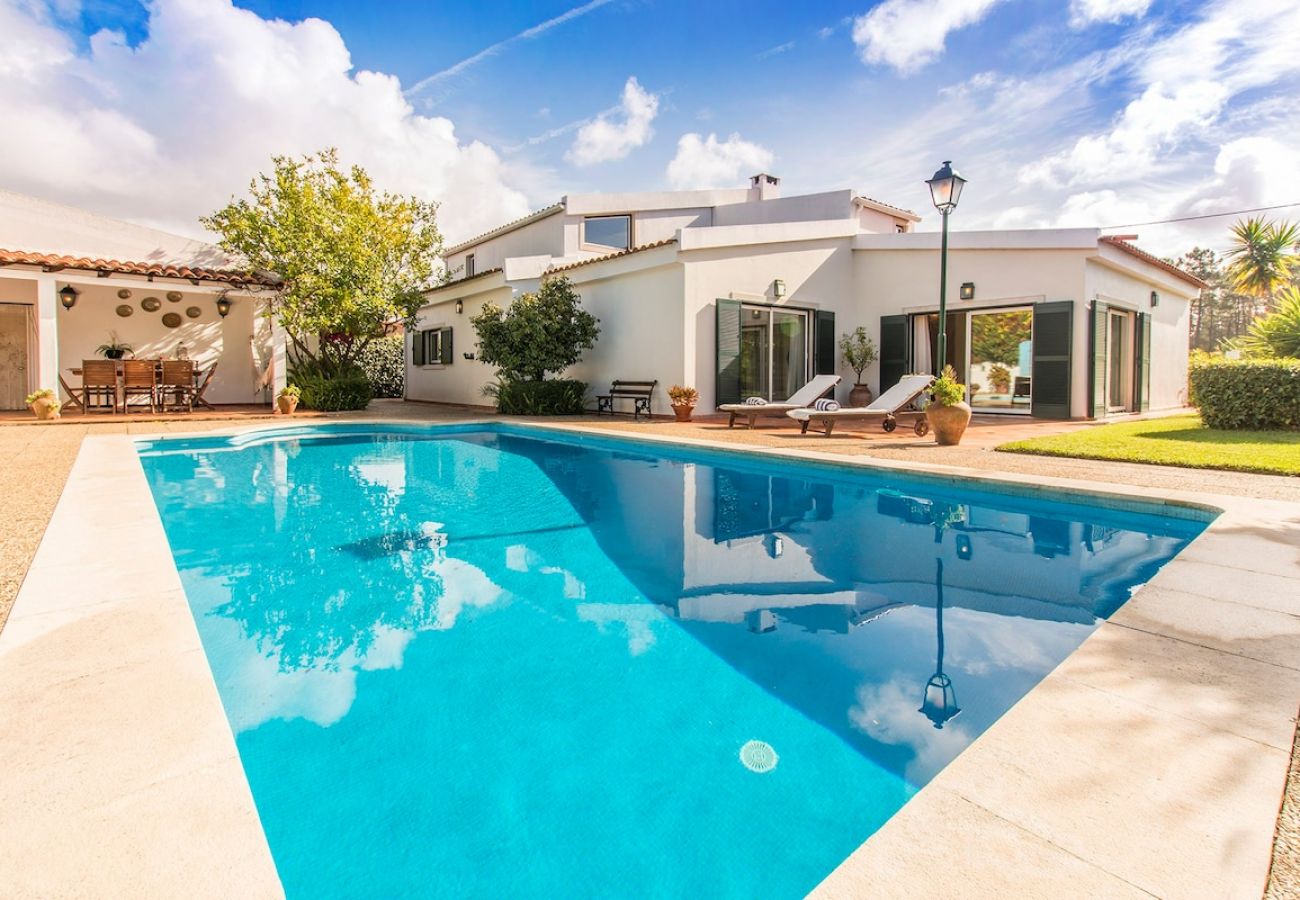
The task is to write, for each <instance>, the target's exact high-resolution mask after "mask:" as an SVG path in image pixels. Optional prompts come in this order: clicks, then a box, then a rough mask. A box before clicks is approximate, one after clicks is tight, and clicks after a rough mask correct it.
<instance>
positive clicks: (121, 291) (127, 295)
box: [117, 288, 131, 300]
mask: <svg viewBox="0 0 1300 900" xmlns="http://www.w3.org/2000/svg"><path fill="white" fill-rule="evenodd" d="M117 296H118V297H119V298H121V299H122V300H130V299H131V291H130V290H129V289H127V288H118V289H117Z"/></svg>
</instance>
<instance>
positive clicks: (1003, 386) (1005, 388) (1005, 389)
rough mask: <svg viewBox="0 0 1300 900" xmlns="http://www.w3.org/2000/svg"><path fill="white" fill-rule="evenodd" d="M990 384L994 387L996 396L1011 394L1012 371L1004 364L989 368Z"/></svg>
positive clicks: (996, 364)
mask: <svg viewBox="0 0 1300 900" xmlns="http://www.w3.org/2000/svg"><path fill="white" fill-rule="evenodd" d="M989 384H991V385H992V386H993V393H995V394H1009V393H1011V370H1010V369H1008V368H1007V367H1006V366H1004V365H1002V363H994V364H993V365H991V366H989Z"/></svg>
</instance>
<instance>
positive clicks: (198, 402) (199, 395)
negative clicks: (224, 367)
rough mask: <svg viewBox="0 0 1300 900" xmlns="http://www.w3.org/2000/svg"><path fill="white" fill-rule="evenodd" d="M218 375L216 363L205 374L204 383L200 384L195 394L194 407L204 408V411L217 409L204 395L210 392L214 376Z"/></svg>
mask: <svg viewBox="0 0 1300 900" xmlns="http://www.w3.org/2000/svg"><path fill="white" fill-rule="evenodd" d="M215 374H217V364H216V363H215V362H214V363H213V364H212V365H211V366H209V367H208V370H207V371H206V372H204V373H203V381H201V382H200V383H199V386H198V389H197V390H196V391H195V392H194V405H195V406H202V407H203V408H204V409H216V407H215V406H213V405H212V404H211V403H209V402H208V401H207V400H204V399H203V395H204V394H205V393H206V392H207V390H208V385H209V384H211V383H212V376H213V375H215Z"/></svg>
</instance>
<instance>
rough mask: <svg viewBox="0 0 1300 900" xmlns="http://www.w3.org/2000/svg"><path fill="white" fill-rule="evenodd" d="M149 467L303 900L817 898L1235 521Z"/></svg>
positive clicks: (399, 440) (649, 482) (340, 437)
mask: <svg viewBox="0 0 1300 900" xmlns="http://www.w3.org/2000/svg"><path fill="white" fill-rule="evenodd" d="M138 446H139V451H140V455H141V458H142V462H143V464H144V468H145V472H146V475H147V477H148V480H149V483H150V486H151V489H152V491H153V495H154V498H155V501H156V503H157V505H158V508H159V511H160V513H161V516H162V520H163V524H164V527H165V529H166V533H167V536H168V540H169V542H170V544H171V549H172V553H173V556H174V558H175V560H176V564H177V568H178V570H179V571H180V574H181V578H182V581H183V584H184V586H185V590H186V595H187V597H188V600H189V603H190V605H191V608H192V609H193V611H194V616H195V621H196V622H197V624H198V628H199V632H200V636H201V638H202V641H203V645H204V649H205V652H206V654H207V656H208V659H209V663H210V665H211V667H212V671H213V674H214V676H215V678H216V681H217V685H218V688H219V690H220V692H221V697H222V702H223V704H224V706H225V709H226V713H227V716H228V718H229V720H230V723H231V726H232V729H233V730H234V732H235V735H236V742H237V745H238V748H239V753H240V757H241V759H242V761H243V764H244V768H245V771H246V773H247V775H248V779H249V783H250V785H251V787H252V790H253V796H254V799H255V801H256V804H257V808H258V812H259V814H260V816H261V819H262V824H263V827H264V829H265V831H266V834H267V838H268V842H269V844H270V847H271V851H272V855H273V857H274V859H275V861H276V865H277V868H278V870H279V873H280V877H281V879H282V881H283V883H284V886H285V889H286V891H287V893H288V894H289V896H290V897H325V896H357V895H366V896H395V895H411V894H421V895H441V896H457V897H459V896H466V895H473V896H502V895H510V896H555V895H560V896H565V897H583V896H590V897H597V896H609V895H611V894H631V895H637V896H697V895H709V896H736V897H752V896H764V897H785V896H790V897H794V896H801V895H802V894H804V893H805V892H807V891H808V890H809V889H811V888H812V887H813V886H815V885H816V883H817V882H818V881H820V880H821V878H823V877H824V876H825V875H826V874H828V873H829V872H830V870H831V869H833V868H834V867H835V866H836V865H837V864H838V863H839V862H840V861H841V860H843V859H844V857H846V856H847V855H848V854H849V853H850V852H851V851H852V850H853V849H854V848H855V847H857V846H858V844H860V843H861V842H862V841H863V840H865V839H866V838H867V837H869V836H870V835H871V833H872V832H873V831H875V830H876V829H877V828H879V827H880V826H881V825H882V824H883V823H884V822H885V821H886V820H888V818H889V817H890V816H891V815H892V814H893V813H894V812H896V811H897V810H898V809H899V808H900V807H901V806H902V805H903V804H904V803H906V802H907V799H908V798H909V797H910V796H911V795H912V794H913V793H915V791H916V790H917V789H918V788H919V787H921V786H922V785H924V784H925V783H926V782H927V781H928V780H929V779H930V778H932V777H933V776H934V774H935V773H937V772H938V771H939V770H940V769H942V768H943V766H944V765H946V764H947V763H948V762H949V761H951V760H952V759H953V758H954V757H955V756H956V755H957V754H958V753H960V752H961V750H962V749H963V748H964V747H965V746H967V745H968V744H969V743H970V742H971V741H972V740H974V739H975V737H977V736H978V735H979V734H980V733H981V732H982V731H984V730H985V729H986V728H988V727H989V726H990V725H991V724H992V723H993V722H994V721H996V720H997V718H998V717H999V716H1000V715H1002V713H1004V712H1005V711H1006V710H1007V709H1008V708H1010V707H1011V706H1012V705H1013V704H1014V703H1015V702H1016V701H1017V700H1018V699H1019V698H1020V697H1021V696H1023V695H1024V694H1025V693H1026V692H1027V691H1028V690H1029V689H1031V688H1032V687H1033V686H1034V685H1035V684H1036V683H1037V682H1038V681H1039V680H1041V679H1042V677H1043V676H1044V675H1046V674H1047V672H1049V671H1050V670H1051V669H1052V668H1054V667H1055V666H1056V665H1057V664H1058V663H1059V662H1060V661H1061V660H1062V659H1064V658H1065V657H1066V656H1067V655H1068V654H1069V653H1070V652H1071V651H1072V650H1074V648H1075V647H1077V646H1078V645H1079V643H1080V642H1082V641H1083V640H1084V638H1086V637H1087V636H1088V635H1089V634H1090V633H1091V632H1092V630H1093V629H1094V628H1095V627H1096V626H1097V624H1098V622H1099V621H1100V620H1101V619H1103V618H1104V617H1106V616H1107V615H1109V614H1110V613H1111V612H1113V611H1114V610H1115V609H1116V608H1118V607H1119V605H1120V604H1122V603H1123V602H1124V600H1125V599H1127V597H1128V596H1129V595H1130V593H1131V591H1132V590H1133V588H1134V587H1136V586H1138V585H1140V584H1142V583H1143V582H1145V581H1146V580H1148V579H1149V578H1150V577H1151V576H1152V575H1153V574H1154V573H1155V571H1156V570H1157V569H1158V568H1159V566H1160V565H1162V564H1163V563H1164V562H1166V561H1168V560H1169V559H1170V558H1172V557H1173V556H1174V555H1175V554H1176V553H1178V551H1179V550H1180V549H1181V548H1182V547H1183V546H1185V545H1186V544H1187V542H1188V541H1190V540H1191V539H1192V538H1193V537H1195V536H1196V534H1198V533H1199V532H1200V531H1201V530H1202V529H1203V528H1204V527H1205V524H1206V523H1207V521H1208V516H1205V515H1201V514H1199V513H1197V512H1195V511H1192V510H1175V509H1169V510H1162V509H1159V508H1157V507H1149V508H1143V507H1142V506H1141V505H1140V504H1134V503H1125V504H1123V506H1124V507H1125V508H1124V509H1117V508H1114V507H1110V506H1103V505H1099V504H1096V503H1082V502H1077V501H1076V500H1072V499H1070V498H1067V497H1064V496H1058V495H1052V494H1045V493H1040V494H1037V495H1035V494H1033V493H1031V492H1028V491H1023V492H1015V493H1009V492H1002V491H993V490H989V489H983V488H981V489H967V488H965V487H954V486H952V485H951V484H949V483H946V482H944V481H941V480H937V479H930V478H926V477H921V476H908V475H898V474H895V473H892V472H881V471H877V470H871V469H855V468H851V467H847V466H829V465H827V466H818V465H813V464H804V463H794V462H790V461H776V460H764V459H761V458H759V457H757V456H756V455H755V454H741V453H727V452H720V451H705V450H697V449H682V448H671V449H670V448H668V447H666V446H662V445H653V444H649V443H645V442H638V441H633V440H626V439H612V438H598V437H590V436H579V435H574V434H565V433H560V432H556V431H552V430H540V429H529V428H524V427H519V426H500V425H492V426H443V427H424V426H382V427H380V426H373V427H372V426H322V427H312V428H301V429H281V430H279V431H271V432H254V433H250V434H246V435H242V436H239V437H235V438H224V437H204V438H182V439H167V440H160V441H155V442H141V443H140V444H139V445H138Z"/></svg>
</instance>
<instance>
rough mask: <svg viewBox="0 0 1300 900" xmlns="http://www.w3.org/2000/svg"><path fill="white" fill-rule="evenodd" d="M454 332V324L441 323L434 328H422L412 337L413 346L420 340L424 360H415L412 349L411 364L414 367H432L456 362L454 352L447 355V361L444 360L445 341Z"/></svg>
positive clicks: (442, 366) (440, 366)
mask: <svg viewBox="0 0 1300 900" xmlns="http://www.w3.org/2000/svg"><path fill="white" fill-rule="evenodd" d="M451 333H452V326H450V325H439V326H437V327H434V328H421V329H420V330H419V331H417V332H415V334H414V335H413V336H412V338H411V343H412V347H414V345H415V343H416V342H417V341H418V342H419V344H420V348H421V349H422V350H423V351H424V362H422V363H417V362H415V352H414V349H412V353H411V359H412V361H411V365H412V366H413V367H414V368H419V369H426V368H430V367H434V366H436V367H438V368H444V367H446V366H449V365H451V364H452V363H453V362H455V357H454V356H453V355H452V354H450V353H449V354H448V355H447V359H446V361H443V358H442V357H443V342H444V341H446V340H448V339H449V337H450V335H451Z"/></svg>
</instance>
